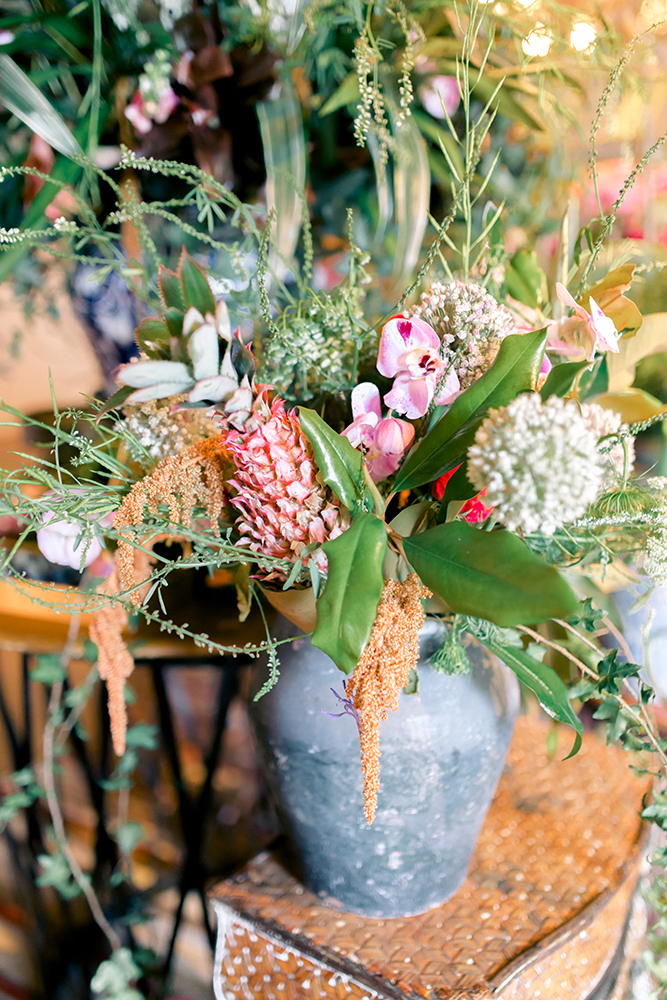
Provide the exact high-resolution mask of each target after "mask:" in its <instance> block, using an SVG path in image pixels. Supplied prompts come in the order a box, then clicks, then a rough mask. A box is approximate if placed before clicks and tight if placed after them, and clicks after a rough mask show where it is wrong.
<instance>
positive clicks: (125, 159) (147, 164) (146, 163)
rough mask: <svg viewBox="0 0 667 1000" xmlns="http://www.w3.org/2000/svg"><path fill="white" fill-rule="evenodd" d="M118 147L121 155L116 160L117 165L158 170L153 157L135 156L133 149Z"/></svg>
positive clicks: (155, 171)
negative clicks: (117, 160)
mask: <svg viewBox="0 0 667 1000" xmlns="http://www.w3.org/2000/svg"><path fill="white" fill-rule="evenodd" d="M120 148H121V157H120V160H119V162H118V166H119V167H133V168H134V170H150V171H151V172H152V173H154V174H157V173H158V172H159V171H158V168H157V167H156V165H155V159H154V157H152V156H137V154H136V153H135V152H134V150H132V149H128V148H127V146H121V147H120ZM175 172H176V171H175Z"/></svg>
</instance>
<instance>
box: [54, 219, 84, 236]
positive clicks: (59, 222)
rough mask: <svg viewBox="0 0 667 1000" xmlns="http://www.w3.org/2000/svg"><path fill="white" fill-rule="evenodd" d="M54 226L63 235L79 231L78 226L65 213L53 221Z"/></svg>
mask: <svg viewBox="0 0 667 1000" xmlns="http://www.w3.org/2000/svg"><path fill="white" fill-rule="evenodd" d="M53 228H54V229H55V231H56V232H57V233H62V234H63V236H67V235H71V236H73V235H74V234H75V233H76V232H77V228H78V227H77V224H76V222H74V221H73V220H72V219H66V218H65V216H64V215H61V216H60V217H59V218H57V219H56V220H55V222H54V223H53Z"/></svg>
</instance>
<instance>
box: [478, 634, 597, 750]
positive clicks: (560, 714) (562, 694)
mask: <svg viewBox="0 0 667 1000" xmlns="http://www.w3.org/2000/svg"><path fill="white" fill-rule="evenodd" d="M484 645H485V646H486V647H487V649H489V650H490V651H491V652H492V653H495V654H496V656H497V657H498V658H499V659H501V660H502V661H503V663H504V664H506V666H508V667H509V668H510V670H513V671H514V673H515V674H516V675H517V677H518V678H519V680H520V681H522V682H523V683H524V684H525V685H526V687H528V688H530V690H531V691H533V692H534V694H536V695H537V700H538V701H539V703H540V705H541V706H542V708H543V709H544V711H545V712H546V713H547V714H548V715H550V716H551V717H552V719H556V720H557V721H558V722H565V723H566V724H567V725H568V726H572V728H573V729H574V730H575V731H576V737H575V740H574V746H573V747H572V749H571V750H570V752H569V754H568V755H567V757H566V758H565V760H567V759H568V758H569V757H573V756H574V755H575V754H576V753H578V751H579V748H580V747H581V736H582V733H583V731H584V728H583V726H582V724H581V720H580V719H579V718H577V716H576V715H575V713H574V712H573V710H572V707H571V705H570V702H569V697H568V690H567V688H566V687H565V684H563V682H562V680H561V679H560V677H559V676H558V674H557V673H556V671H555V670H553V669H552V668H551V667H549V666H547V665H546V664H544V663H540V661H539V660H536V659H534V658H533V657H532V656H529V655H528V653H525V652H524V651H523V650H522V649H518V648H517V647H516V646H505V645H503V644H502V643H500V642H496V641H493V640H487V639H485V640H484Z"/></svg>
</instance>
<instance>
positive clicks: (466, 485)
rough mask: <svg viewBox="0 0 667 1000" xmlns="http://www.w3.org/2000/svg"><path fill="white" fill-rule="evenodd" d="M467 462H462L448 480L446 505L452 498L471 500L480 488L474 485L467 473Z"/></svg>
mask: <svg viewBox="0 0 667 1000" xmlns="http://www.w3.org/2000/svg"><path fill="white" fill-rule="evenodd" d="M466 468H467V463H466V462H462V463H461V465H460V466H459V467H458V469H457V470H456V472H455V473H454V475H453V476H452V478H451V479H449V480H448V481H447V485H446V486H445V492H444V494H443V497H442V503H443V505H444V506H445V507H446V506H447V504H448V503H451V502H452V500H471V499H472V498H473V497H474V496H477V494H478V493H479V489H478V488H477V487H476V486H473V485H472V483H471V482H470V480H469V479H468V476H467V473H466Z"/></svg>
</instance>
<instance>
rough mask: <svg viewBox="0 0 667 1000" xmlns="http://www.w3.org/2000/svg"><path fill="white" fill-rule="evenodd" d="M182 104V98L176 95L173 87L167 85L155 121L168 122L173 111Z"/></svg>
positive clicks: (161, 95)
mask: <svg viewBox="0 0 667 1000" xmlns="http://www.w3.org/2000/svg"><path fill="white" fill-rule="evenodd" d="M179 104H180V98H178V97H177V96H176V94H175V93H174V91H173V90H172V89H171V87H169V86H167V87H165V89H164V90H163V91H162V93H161V94H160V102H159V104H158V107H157V111H156V113H155V121H156V122H159V123H160V124H162V123H163V122H166V120H167V118H168V117H169V115H170V114H171V113H172V111H175V110H176V108H177V107H178V105H179Z"/></svg>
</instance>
